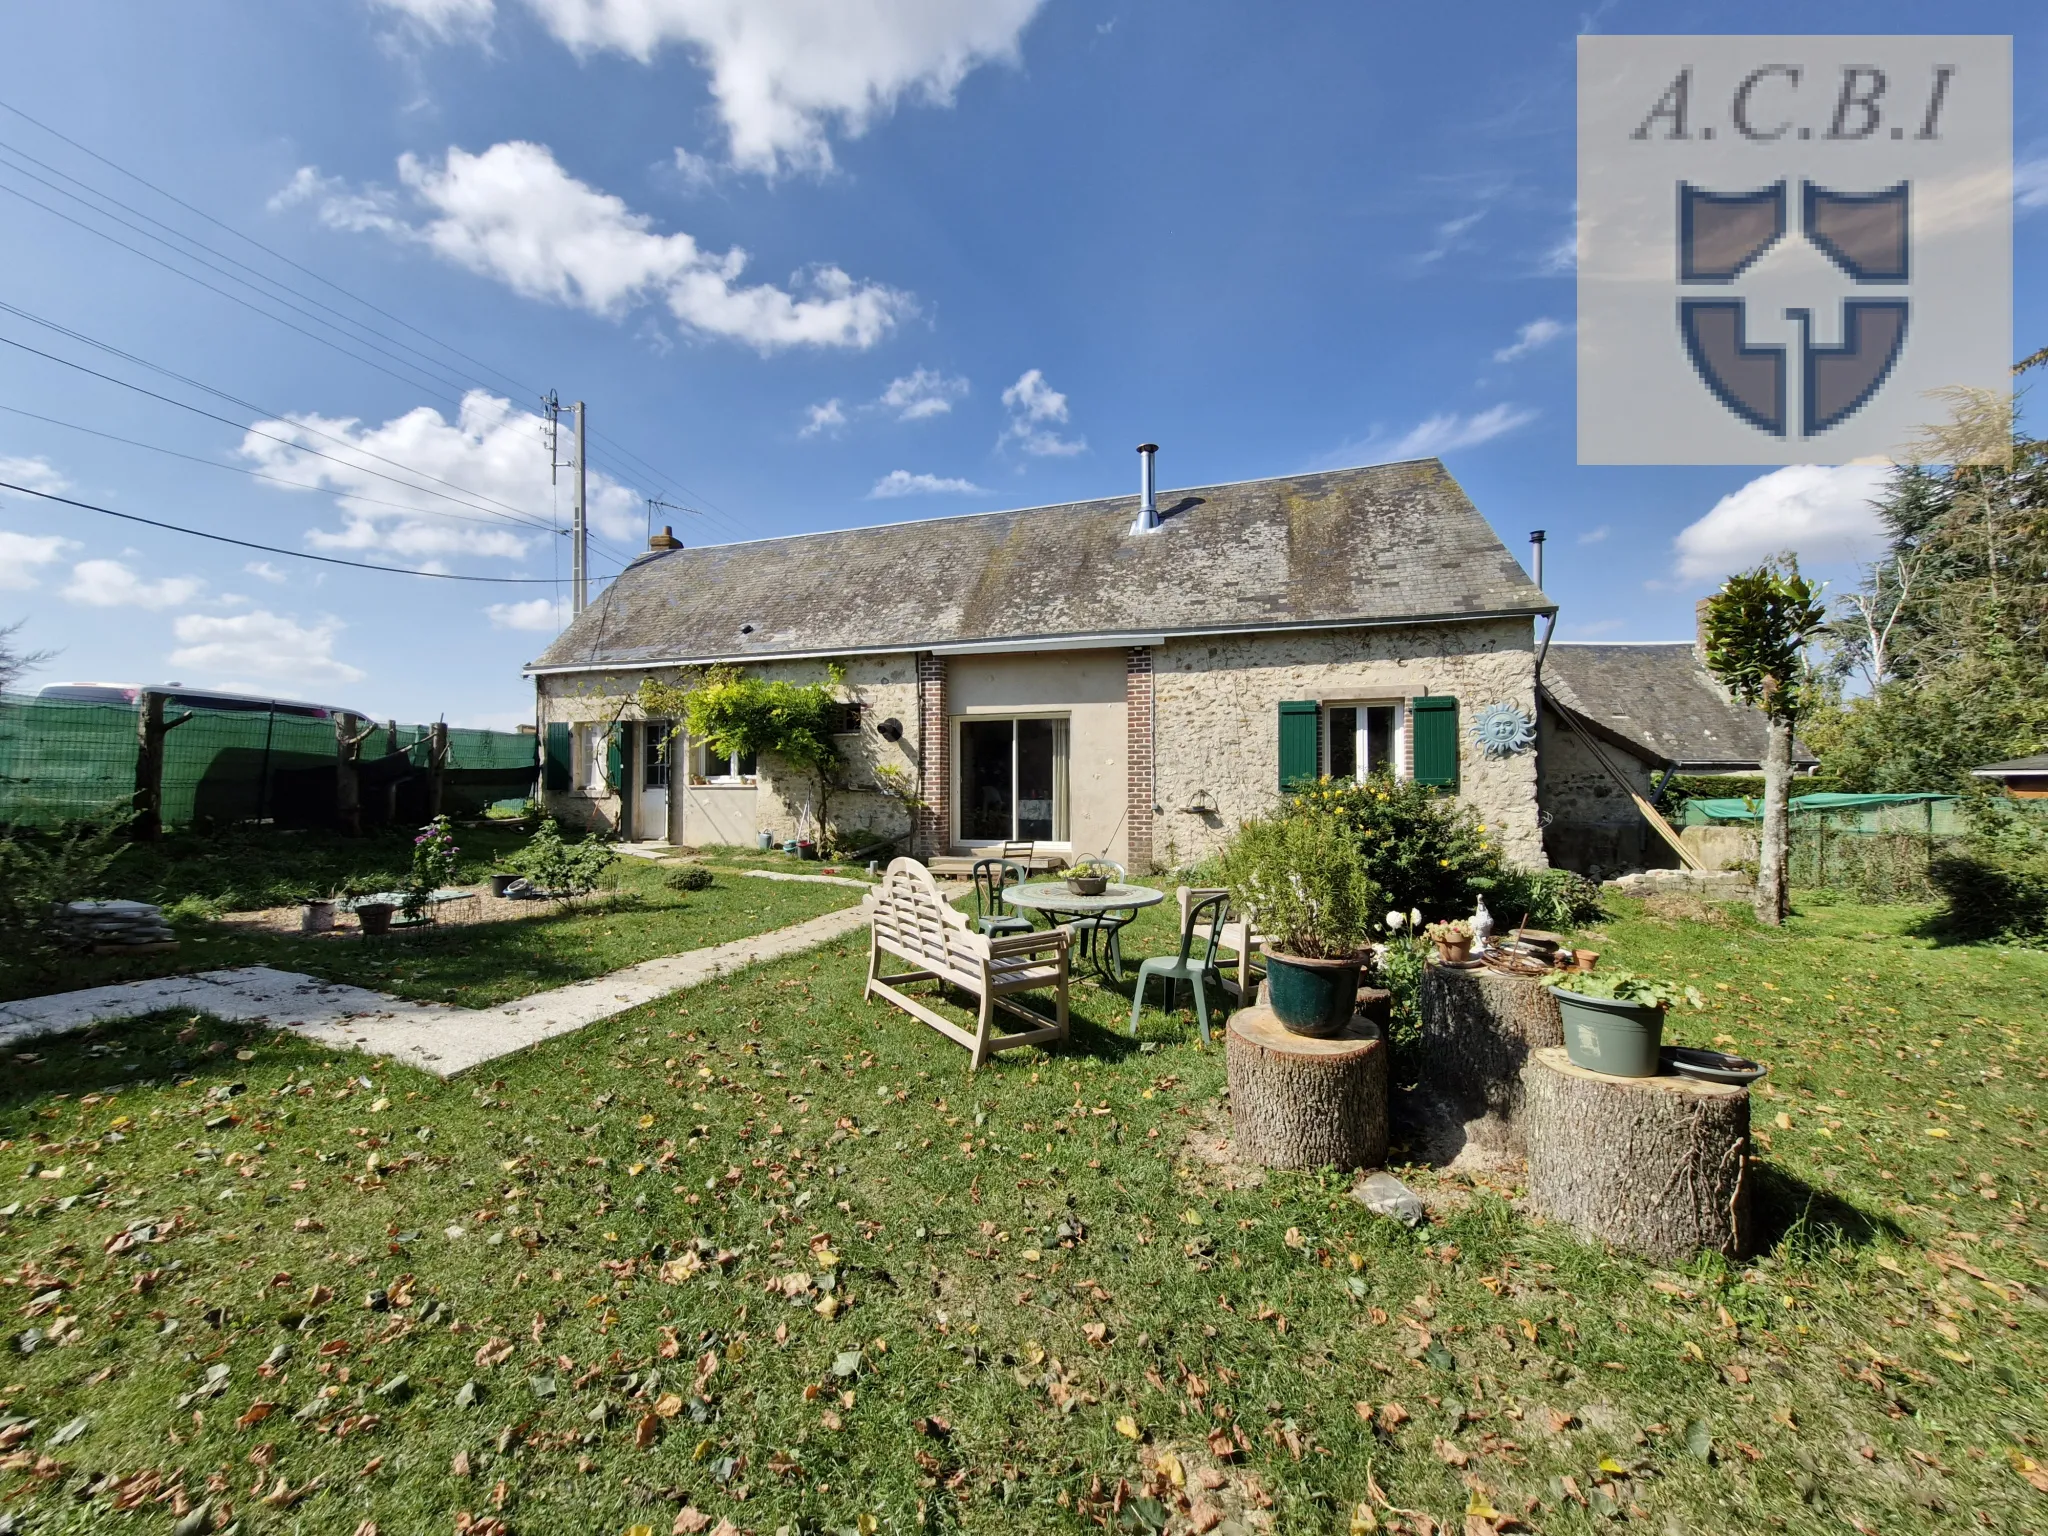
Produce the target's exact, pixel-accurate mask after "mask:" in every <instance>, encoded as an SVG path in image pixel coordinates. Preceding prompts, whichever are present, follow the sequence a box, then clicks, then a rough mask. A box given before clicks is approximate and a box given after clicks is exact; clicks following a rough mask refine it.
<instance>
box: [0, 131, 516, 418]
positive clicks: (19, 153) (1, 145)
mask: <svg viewBox="0 0 2048 1536" xmlns="http://www.w3.org/2000/svg"><path fill="white" fill-rule="evenodd" d="M0 152H4V153H5V154H8V155H12V156H14V157H16V158H17V159H21V160H26V161H27V162H28V163H29V164H30V165H34V166H40V167H41V168H42V169H43V170H46V171H48V172H49V173H50V174H51V175H52V176H55V177H58V178H59V179H60V180H63V181H67V182H69V183H71V185H72V186H74V187H81V188H83V189H84V190H85V191H86V192H88V193H90V194H91V195H92V196H93V197H95V198H97V199H98V200H99V201H100V202H103V203H111V204H112V205H113V206H114V207H116V208H119V209H121V210H122V211H123V212H126V213H132V214H134V215H135V217H136V218H138V219H141V220H143V221H144V222H145V223H149V224H153V225H155V226H156V227H157V228H158V229H161V230H163V231H164V232H165V233H166V234H169V235H170V236H172V237H173V238H175V239H177V240H180V241H183V242H184V243H185V244H186V245H189V246H192V247H194V248H196V249H198V250H201V251H204V252H206V253H207V254H208V255H210V256H218V257H219V258H220V259H221V260H222V261H224V262H226V263H228V265H230V266H232V267H238V268H240V269H241V270H242V271H244V272H247V273H248V274H249V276H250V277H252V278H254V279H255V280H256V281H257V282H261V283H264V284H266V285H268V286H269V287H271V288H275V289H277V290H278V291H279V292H281V293H288V294H290V295H291V296H292V297H293V298H296V299H303V300H305V302H306V303H308V304H310V305H312V306H313V307H314V308H315V309H319V310H323V311H325V312H326V313H327V314H330V315H332V316H334V319H335V321H340V322H341V323H342V324H346V325H350V326H353V327H355V329H356V330H358V331H361V332H364V333H365V334H367V335H370V336H374V337H376V338H377V339H378V340H380V341H388V342H390V343H391V344H392V345H393V346H394V347H399V348H402V349H403V350H405V351H407V352H410V353H411V354H412V355H413V356H414V357H416V358H418V359H420V361H421V362H423V363H425V364H426V365H427V366H428V367H430V368H435V369H440V368H443V367H445V365H444V364H443V363H442V362H441V360H440V359H439V358H436V357H433V356H431V355H429V354H428V353H426V352H422V351H421V350H420V349H419V348H418V347H415V346H412V345H411V344H409V343H407V342H403V341H400V340H399V339H398V338H397V337H396V336H392V335H389V334H387V333H386V332H383V331H380V330H378V329H377V328H376V327H375V326H372V325H366V324H364V323H363V322H362V321H361V320H358V319H356V318H355V317H354V316H353V315H349V314H345V313H343V312H342V311H341V310H338V309H336V308H335V307H334V306H333V305H331V304H323V303H321V302H320V300H318V299H316V298H314V297H313V296H312V295H311V294H309V293H305V292H302V291H301V290H299V289H297V288H294V287H292V286H291V285H290V284H289V283H282V282H279V281H278V280H277V279H276V278H274V277H272V276H270V274H269V273H267V272H264V271H262V270H260V269H259V268H256V267H252V266H250V265H249V263H247V262H246V261H241V260H238V259H237V258H235V257H233V256H230V255H229V254H228V253H227V252H226V251H223V250H221V249H219V248H218V247H216V246H211V245H208V244H207V243H206V242H205V241H203V240H196V239H194V238H193V237H192V236H190V235H188V234H186V233H185V232H184V231H183V230H181V229H179V228H178V227H177V226H176V225H174V224H167V223H165V222H164V221H163V220H162V219H159V218H156V217H155V216H153V215H151V214H148V213H144V212H143V211H142V210H141V209H140V208H137V207H136V206H135V205H134V204H132V203H127V202H123V201H122V200H121V199H120V198H118V197H115V196H114V195H113V194H112V193H109V192H105V191H102V190H101V189H100V188H98V187H96V186H94V185H92V183H90V182H87V181H82V180H80V179H79V178H78V177H76V176H73V175H71V174H70V173H69V172H67V171H63V170H60V169H59V168H58V167H56V166H54V165H51V164H50V163H49V162H48V161H47V160H39V159H37V158H36V157H35V156H34V155H31V154H30V153H28V151H26V150H24V149H22V148H20V147H19V146H18V145H14V144H10V143H7V142H6V141H5V140H0ZM0 163H4V162H0ZM10 169H12V170H14V171H15V172H16V174H18V175H23V176H27V177H29V178H30V179H31V180H34V181H39V182H42V184H43V185H44V186H46V187H49V188H50V189H51V190H52V191H54V192H57V193H59V194H60V195H61V196H64V197H69V198H71V200H72V201H74V202H78V203H82V204H84V206H86V207H89V208H92V210H93V212H95V213H97V214H99V215H100V216H101V217H103V218H110V219H114V218H115V216H114V215H113V214H110V213H107V212H106V210H105V209H102V208H97V207H94V206H93V205H92V204H90V203H86V202H85V200H84V199H83V198H80V197H79V196H77V194H75V193H71V192H66V191H65V190H64V189H63V188H62V187H59V186H56V185H55V183H53V182H49V181H45V180H44V179H43V178H42V177H40V176H37V175H35V173H34V172H32V171H24V170H22V169H21V168H20V167H19V166H10ZM115 222H116V223H121V224H126V222H127V221H126V220H122V219H115ZM127 227H128V228H130V229H134V230H136V232H137V233H138V234H142V235H144V236H145V237H146V238H148V239H152V240H155V241H157V242H158V243H159V244H162V245H169V243H170V242H169V241H167V240H165V239H164V238H163V236H162V235H151V234H149V232H148V231H146V230H142V229H139V228H137V226H135V225H133V224H127ZM173 249H175V247H173ZM178 254H179V255H180V256H185V255H187V253H186V252H184V251H179V252H178ZM213 270H215V271H219V270H220V269H219V268H217V267H216V268H214V269H213ZM222 275H223V276H230V274H226V273H223V274H222ZM231 280H232V281H235V282H239V283H241V284H243V286H244V287H252V288H253V287H254V284H252V283H250V282H249V281H248V279H245V278H231ZM264 297H265V298H269V297H270V295H269V294H265V295H264ZM359 302H360V301H359ZM300 313H305V311H303V310H302V311H300ZM309 318H311V317H310V316H309ZM319 323H320V324H323V325H328V326H330V327H332V328H334V329H339V326H336V325H335V324H334V321H324V320H323V321H320V322H319ZM343 334H344V335H348V336H349V339H350V340H351V341H355V340H358V339H360V338H358V337H356V336H353V335H349V333H348V332H343ZM379 350H381V349H379ZM385 355H386V356H387V357H393V358H394V359H396V354H394V353H385ZM398 360H400V361H402V359H398ZM487 371H495V370H487ZM462 382H463V381H462V380H460V379H457V380H456V383H457V384H458V385H460V384H462ZM468 382H469V383H480V382H481V381H479V380H477V379H476V378H475V377H474V376H473V375H472V376H471V377H470V379H469V380H468ZM522 387H523V386H522ZM493 392H495V391H493Z"/></svg>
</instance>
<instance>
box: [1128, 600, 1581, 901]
mask: <svg viewBox="0 0 2048 1536" xmlns="http://www.w3.org/2000/svg"><path fill="white" fill-rule="evenodd" d="M1534 630H1535V625H1534V623H1533V622H1532V621H1531V620H1528V619H1487V620H1473V621H1471V622H1467V623H1452V624H1418V625H1413V626H1408V627H1399V628H1394V627H1390V628H1375V629H1350V630H1318V631H1305V632H1302V633H1298V634H1264V635H1244V636H1224V637H1214V638H1193V639H1175V640H1169V641H1168V642H1167V643H1166V644H1165V645H1163V646H1161V647H1159V648H1158V649H1157V651H1156V652H1155V653H1154V662H1153V665H1154V677H1153V691H1154V699H1155V708H1156V710H1157V716H1158V729H1157V733H1156V735H1157V739H1156V740H1155V742H1154V743H1153V752H1154V760H1155V763H1156V765H1157V773H1158V786H1159V794H1158V801H1157V803H1158V804H1159V806H1160V807H1161V808H1162V809H1161V811H1160V814H1159V818H1158V825H1157V828H1156V829H1155V831H1154V833H1153V854H1154V858H1155V860H1156V862H1158V863H1159V864H1161V865H1162V866H1167V867H1171V866H1174V865H1180V864H1186V863H1188V862H1190V861H1191V860H1193V859H1196V858H1198V857H1200V856H1202V855H1203V854H1206V853H1209V852H1211V851H1213V850H1214V849H1215V848H1217V847H1218V846H1219V845H1220V844H1221V843H1222V842H1223V840H1224V839H1225V838H1226V837H1227V836H1228V835H1229V832H1230V830H1231V829H1232V828H1233V827H1235V826H1236V825H1237V824H1238V823H1239V822H1240V821H1242V820H1244V819H1245V818H1246V817H1248V816H1252V815H1256V814H1258V813H1259V812H1262V811H1265V810H1269V809H1271V808H1272V807H1273V806H1274V805H1275V804H1277V803H1278V801H1279V798H1280V785H1279V778H1280V756H1279V753H1280V746H1279V705H1280V702H1281V701H1282V700H1283V699H1320V700H1328V701H1332V702H1345V703H1350V702H1396V701H1399V702H1402V703H1404V704H1405V703H1406V701H1408V700H1410V699H1414V698H1419V697H1424V696H1429V695H1449V696H1451V697H1453V698H1455V699H1457V701H1458V747H1459V765H1458V778H1459V786H1458V795H1459V798H1460V799H1462V800H1464V801H1466V802H1467V803H1468V804H1470V805H1472V806H1473V807H1474V808H1475V809H1476V810H1477V811H1478V812H1479V814H1480V816H1481V818H1482V819H1483V820H1484V821H1485V822H1486V823H1487V824H1488V825H1489V827H1491V828H1493V829H1495V830H1496V831H1497V832H1498V833H1499V835H1500V839H1501V846H1502V849H1503V850H1504V851H1505V852H1506V854H1507V856H1508V857H1509V858H1510V859H1512V860H1514V861H1515V862H1516V863H1518V864H1523V865H1528V866H1534V867H1541V866H1542V865H1543V863H1544V862H1545V861H1544V852H1543V840H1542V835H1541V832H1540V829H1539V827H1538V820H1537V808H1536V754H1535V753H1534V752H1524V753H1520V754H1518V755H1516V756H1513V757H1507V758H1498V759H1496V758H1489V757H1487V756H1486V755H1485V754H1484V753H1482V752H1481V751H1480V750H1479V747H1478V744H1477V743H1476V742H1475V741H1473V739H1472V735H1471V731H1470V726H1471V722H1472V715H1473V712H1474V711H1475V710H1477V709H1478V708H1480V707H1481V706H1483V705H1486V704H1493V703H1508V704H1513V705H1515V706H1516V707H1518V708H1520V709H1521V710H1523V711H1524V712H1527V713H1533V711H1534V709H1535V704H1536V700H1535V680H1536V679H1535V648H1534V638H1535V637H1534ZM1403 737H1404V741H1407V742H1412V740H1413V732H1412V728H1411V723H1410V722H1409V721H1408V720H1407V718H1406V712H1405V711H1404V725H1403ZM1403 755H1404V759H1405V758H1406V756H1407V753H1406V749H1405V748H1404V754H1403Z"/></svg>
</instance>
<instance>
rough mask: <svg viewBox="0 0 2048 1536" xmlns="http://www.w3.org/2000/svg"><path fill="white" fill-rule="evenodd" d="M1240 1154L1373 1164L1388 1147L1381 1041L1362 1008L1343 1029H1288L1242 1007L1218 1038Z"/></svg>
mask: <svg viewBox="0 0 2048 1536" xmlns="http://www.w3.org/2000/svg"><path fill="white" fill-rule="evenodd" d="M1224 1059H1225V1063H1226V1065H1227V1067H1228V1069H1229V1077H1230V1120H1231V1125H1232V1127H1233V1129H1234V1130H1235V1131H1236V1134H1237V1148H1238V1156H1239V1157H1240V1158H1242V1159H1243V1160H1244V1161H1246V1162H1248V1163H1257V1164H1260V1165H1261V1166H1263V1167H1267V1168H1320V1167H1322V1166H1323V1165H1324V1164H1326V1163H1328V1164H1334V1165H1335V1166H1337V1167H1339V1168H1346V1169H1349V1168H1373V1167H1377V1166H1378V1165H1379V1164H1380V1163H1382V1162H1384V1161H1385V1160H1386V1155H1387V1042H1386V1037H1385V1036H1384V1035H1383V1034H1382V1033H1381V1032H1380V1028H1379V1026H1378V1025H1377V1024H1375V1023H1373V1022H1372V1020H1370V1019H1368V1018H1367V1017H1366V1016H1365V1015H1364V1014H1362V1013H1361V1014H1354V1015H1352V1018H1351V1023H1350V1024H1349V1025H1348V1026H1347V1027H1346V1028H1345V1030H1344V1032H1343V1033H1342V1034H1341V1035H1336V1036H1333V1037H1332V1038H1330V1039H1327V1040H1313V1039H1310V1038H1309V1037H1308V1036H1306V1035H1295V1034H1289V1033H1288V1032H1287V1031H1286V1030H1285V1029H1283V1028H1282V1027H1281V1024H1280V1020H1279V1018H1278V1017H1277V1016H1276V1015H1275V1014H1274V1012H1273V1010H1272V1009H1270V1008H1265V1007H1251V1008H1240V1009H1239V1010H1238V1011H1237V1012H1236V1013H1234V1014H1232V1015H1231V1017H1230V1028H1229V1030H1228V1032H1227V1033H1226V1035H1225V1039H1224Z"/></svg>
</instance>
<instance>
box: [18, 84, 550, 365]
mask: <svg viewBox="0 0 2048 1536" xmlns="http://www.w3.org/2000/svg"><path fill="white" fill-rule="evenodd" d="M0 111H7V112H11V113H13V114H14V115H15V116H16V117H18V118H20V119H21V120H22V121H23V122H25V123H28V124H30V125H31V126H33V127H36V128H40V129H41V130H42V131H43V132H44V133H47V134H49V135H50V137H51V138H53V139H56V140H58V141H59V142H60V143H64V144H68V145H70V146H71V147H72V148H73V149H75V150H77V151H78V152H79V153H80V154H82V155H85V156H88V157H89V158H91V159H94V160H97V161H98V162H99V163H100V164H101V165H104V166H106V167H107V168H108V169H109V170H112V171H115V172H117V173H119V174H120V175H122V176H125V177H127V178H128V179H129V180H130V181H132V182H135V183H136V184H137V185H138V186H142V187H147V188H148V189H149V190H150V191H152V192H154V193H155V194H156V195H157V196H158V197H161V198H163V199H164V200H166V201H167V202H172V203H176V204H177V205H178V206H179V207H180V208H183V209H184V210H185V211H186V212H187V213H190V214H193V215H194V216H196V217H198V218H201V219H204V220H205V221H206V222H207V223H209V224H211V225H213V226H214V227H215V228H216V229H220V230H224V231H225V232H226V233H228V234H230V235H233V236H234V237H235V238H236V239H237V240H240V241H242V242H243V243H245V244H247V245H251V246H254V247H255V248H256V249H257V250H259V251H261V252H263V254H264V255H266V256H269V257H271V258H272V259H273V260H276V261H281V262H283V263H284V264H285V265H286V266H288V267H290V268H292V269H293V270H294V271H298V272H303V273H304V274H305V275H306V276H308V277H310V278H312V279H313V280H314V281H315V282H317V283H321V284H324V285H325V286H326V287H328V288H331V289H333V290H334V291H335V292H336V293H338V294H340V295H342V296H343V297H344V298H347V299H350V300H352V301H353V302H355V303H357V304H360V305H362V306H363V308H365V309H367V310H369V311H371V312H372V313H373V314H378V315H382V316H383V317H384V318H385V319H386V320H389V321H391V322H392V323H393V324H395V325H402V326H404V327H405V328H406V329H407V330H408V331H411V332H412V333H413V334H414V335H415V336H420V337H424V338H425V339H426V340H428V341H431V342H433V344H434V345H435V346H437V347H439V348H441V349H442V350H443V351H445V352H451V353H453V354H454V355H455V356H457V357H459V358H461V359H462V360H463V361H464V362H466V363H469V364H471V365H472V366H474V367H477V368H481V369H483V370H484V371H485V372H486V373H494V374H496V375H497V376H498V377H499V378H500V379H503V380H506V381H507V382H509V383H510V384H511V385H512V386H513V388H514V389H516V390H518V391H519V392H520V393H521V394H525V395H528V396H538V395H539V394H540V391H539V390H538V389H535V388H534V387H533V386H532V385H531V384H524V383H521V382H520V381H518V380H517V379H514V378H513V377H512V375H510V374H509V373H506V372H505V370H504V369H502V368H494V367H492V366H491V365H490V364H489V363H486V362H483V361H481V360H479V359H477V358H474V357H471V356H470V355H469V354H468V353H467V352H464V351H463V350H462V349H461V348H459V347H455V346H451V345H449V343H447V342H445V341H442V340H441V339H440V338H439V337H437V336H434V335H433V334H432V333H430V332H428V331H424V330H422V329H420V327H418V326H416V325H414V324H413V323H412V322H411V321H409V320H407V319H405V318H404V317H403V316H400V315H395V314H393V313H392V312H391V311H390V310H388V309H384V308H382V307H380V306H379V305H376V304H373V303H371V302H370V301H369V300H368V299H366V298H363V297H362V296H361V295H360V294H355V293H351V292H350V291H349V290H348V289H346V288H344V287H342V286H341V284H339V283H337V282H335V281H334V280H333V279H331V278H328V277H323V276H322V275H321V274H320V273H318V272H315V271H314V270H313V269H312V268H311V267H308V266H306V265H304V264H303V263H301V262H297V261H294V260H292V258H291V257H289V256H287V255H285V254H284V253H283V252H282V251H277V250H273V249H272V248H271V247H269V246H267V245H265V244H264V243H263V242H262V241H261V240H258V239H256V238H255V237H254V236H253V235H246V234H244V233H242V231H241V230H239V229H237V228H235V226H234V225H232V224H229V223H227V222H225V221H224V220H221V219H217V218H215V217H214V216H213V215H212V214H210V213H208V212H207V211H206V210H205V209H204V208H200V207H197V206H196V205H194V204H192V203H188V202H186V201H185V199H183V198H182V197H179V196H178V195H177V194H176V193H174V192H167V191H165V190H164V189H163V188H162V187H160V186H158V185H157V184H156V183H155V182H153V181H151V180H149V179H148V178H147V177H146V176H141V175H138V174H137V173H136V172H134V171H131V170H129V169H128V168H127V167H126V166H124V165H121V164H120V163H118V162H117V161H114V160H110V159H108V158H107V157H106V156H105V155H103V154H101V153H100V152H99V151H98V150H95V149H89V148H87V147H86V146H85V145H83V144H81V143H79V142H78V140H76V139H74V138H72V137H70V136H69V135H68V134H65V133H61V132H59V131H58V130H57V129H55V128H52V127H51V126H50V125H49V124H48V123H45V122H43V121H42V120H41V119H40V118H35V117H31V116H30V115H29V114H28V113H26V112H24V111H22V110H21V108H19V107H17V106H15V105H14V104H13V103H11V102H8V101H0Z"/></svg>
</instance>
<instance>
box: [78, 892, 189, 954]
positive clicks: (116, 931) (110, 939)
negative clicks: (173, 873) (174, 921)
mask: <svg viewBox="0 0 2048 1536" xmlns="http://www.w3.org/2000/svg"><path fill="white" fill-rule="evenodd" d="M58 926H59V927H61V928H62V929H63V930H64V932H65V933H66V934H68V935H70V936H71V937H72V938H73V939H75V940H76V941H77V942H78V943H80V944H85V945H90V946H91V947H92V948H94V949H115V950H120V949H139V948H141V947H142V946H144V945H149V944H173V943H176V942H177V938H178V935H177V934H176V933H175V932H174V931H173V930H172V928H171V925H170V924H169V923H168V922H166V921H165V920H164V911H163V908H162V907H158V906H152V905H151V904H150V903H149V902H146V901H73V902H67V903H66V904H65V906H64V910H63V911H62V912H61V913H60V914H59V916H58Z"/></svg>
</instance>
